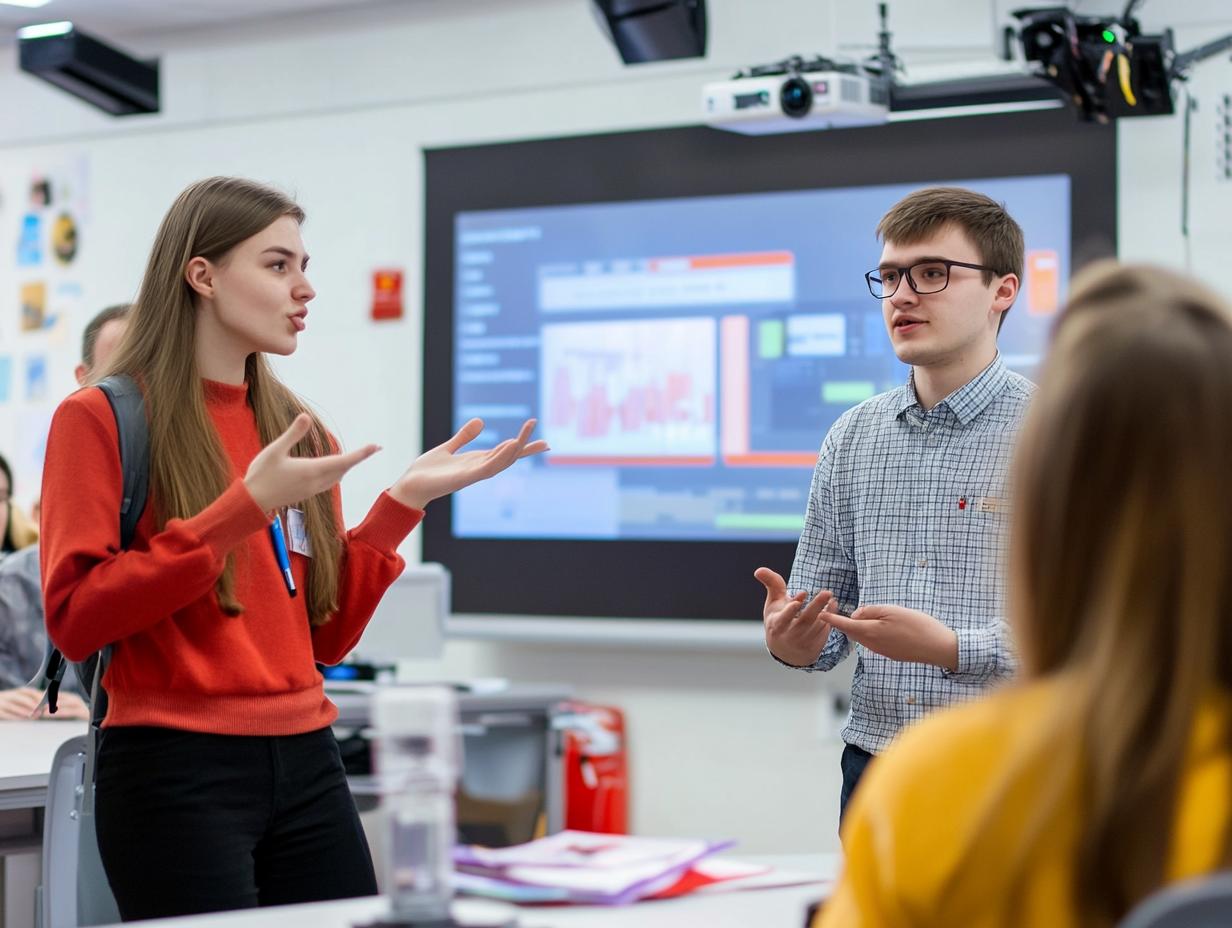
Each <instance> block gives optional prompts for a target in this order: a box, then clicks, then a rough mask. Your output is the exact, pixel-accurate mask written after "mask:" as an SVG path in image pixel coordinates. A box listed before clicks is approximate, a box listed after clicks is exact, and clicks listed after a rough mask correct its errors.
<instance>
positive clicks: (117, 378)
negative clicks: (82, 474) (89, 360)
mask: <svg viewBox="0 0 1232 928" xmlns="http://www.w3.org/2000/svg"><path fill="white" fill-rule="evenodd" d="M98 388H99V389H100V390H102V391H103V395H104V396H106V397H107V402H108V403H110V404H111V412H112V414H113V415H114V416H115V420H116V431H117V432H118V433H119V444H120V471H121V473H122V474H123V490H122V496H121V499H120V547H121V548H127V547H128V546H129V545H131V544H132V543H133V535H134V534H135V533H136V531H137V522H138V521H140V519H141V514H142V513H143V512H145V506H146V502H147V499H148V497H149V492H150V425H149V422H148V421H147V420H146V417H145V397H144V396H143V395H142V393H141V389H140V388H139V387H138V386H137V383H136V381H134V380H133V378H131V377H129V376H128V375H127V374H112V375H111V376H110V377H106V378H104V379H103V380H102V381H100V382H99V384H98ZM110 658H111V646H110V645H108V646H107V647H105V648H103V649H102V650H100V651H96V652H95V653H94V654H91V655H90V656H89V657H88V658H87V659H86V660H84V661H82V662H81V663H80V664H76V665H74V670H76V672H77V679H78V680H79V681H81V688H82V692H85V693H89V694H90V723H91V726H90V727H91V732H90V737H89V738H88V739H87V742H86V748H87V750H86V772H87V773H93V767H94V741H95V738H94V730H95V729H96V728H97V727H98V726H99V725H101V724H102V721H103V716H105V715H106V714H107V693H106V691H105V690H104V689H103V688H102V686H101V685H100V680H101V679H102V675H103V671H104V670H106V668H107V662H108V660H109V659H110Z"/></svg>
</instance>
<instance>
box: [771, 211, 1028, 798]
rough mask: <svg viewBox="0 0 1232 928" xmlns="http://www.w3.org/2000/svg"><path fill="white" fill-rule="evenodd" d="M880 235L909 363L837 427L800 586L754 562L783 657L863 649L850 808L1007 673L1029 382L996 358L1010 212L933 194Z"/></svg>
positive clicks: (846, 794) (1009, 285)
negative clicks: (1014, 479) (1016, 491)
mask: <svg viewBox="0 0 1232 928" xmlns="http://www.w3.org/2000/svg"><path fill="white" fill-rule="evenodd" d="M877 236H878V238H879V239H880V240H881V241H882V242H883V243H884V248H883V249H882V253H881V261H880V263H879V265H878V267H877V268H876V269H875V270H873V271H870V272H869V273H868V275H866V276H867V279H868V283H869V289H870V291H871V292H872V294H873V296H874V297H877V298H879V299H881V306H882V315H883V316H884V317H885V324H886V328H887V329H888V331H889V334H890V340H891V342H892V344H893V347H894V353H895V354H896V355H897V356H898V358H899V359H900V360H901V361H903V362H904V363H907V364H910V365H911V374H910V376H909V377H908V379H907V383H906V385H904V386H902V387H899V388H897V389H895V390H891V391H890V392H888V393H883V394H881V395H879V396H875V397H873V398H872V399H869V400H867V401H865V402H863V403H861V404H860V405H858V406H856V407H855V408H854V409H850V410H848V411H847V412H846V413H844V414H843V415H842V416H841V417H840V418H839V419H838V421H837V422H835V423H834V426H833V427H832V428H831V429H830V432H829V434H827V435H826V438H825V441H824V442H823V444H822V447H821V453H820V456H819V458H818V462H817V467H816V470H815V471H814V473H813V483H812V488H811V490H810V493H809V503H808V510H807V512H806V513H805V525H804V531H803V533H802V534H801V536H800V543H799V546H798V547H797V549H796V559H795V563H794V564H793V565H792V571H791V581H790V583H784V581H783V578H782V577H780V576H779V575H778V574H776V573H775V572H774V571H772V570H770V569H768V568H765V567H762V568H760V569H759V570H757V572H756V577H757V579H758V580H760V581H761V582H762V583H763V584H764V585H765V587H766V604H765V611H764V620H765V629H766V645H767V647H768V648H769V650H770V653H771V654H772V655H773V656H774V657H775V658H776V659H777V660H778V661H779V662H780V663H783V664H786V665H788V666H791V667H796V668H799V669H802V670H807V671H817V670H830V669H831V668H833V667H834V666H835V665H837V664H838V663H839V662H840V661H841V660H842V659H843V658H844V657H846V656H847V653H848V651H850V650H851V649H852V648H853V647H854V649H855V652H856V668H855V675H854V678H853V681H852V701H851V717H850V719H849V720H848V722H847V725H846V726H845V727H844V728H843V731H842V738H843V740H844V741H845V742H846V746H845V748H844V751H843V757H842V770H843V791H842V797H841V800H840V820H841V815H842V811H843V810H845V809H846V806H847V801H848V799H850V797H851V793H852V791H853V790H854V789H855V786H856V783H857V782H858V781H859V778H860V775H861V774H862V773H863V771H864V767H865V765H866V764H867V763H868V761H869V760H870V759H871V758H872V757H873V756H874V755H875V754H877V753H878V752H880V751H881V750H882V749H884V748H885V747H886V745H887V744H888V743H889V742H890V740H891V739H892V738H893V737H894V736H895V735H896V734H897V733H898V732H899V730H900V729H901V728H903V727H904V726H905V725H907V724H908V723H909V722H912V721H914V720H916V719H918V718H920V717H921V716H923V715H925V714H926V713H928V712H930V711H932V710H933V709H937V708H940V707H942V706H947V705H950V704H951V703H954V702H958V701H960V700H963V699H966V698H968V697H971V696H974V695H977V694H978V693H980V692H981V691H982V690H983V689H985V688H986V687H988V686H989V685H991V684H993V683H994V682H996V681H997V680H999V679H1000V678H1002V677H1005V676H1007V675H1009V674H1010V673H1011V671H1012V669H1013V663H1012V657H1011V654H1010V651H1009V647H1008V644H1007V640H1006V633H1005V625H1004V621H1003V619H1002V599H1003V591H1004V587H1003V578H1002V571H1001V565H1000V559H999V556H1000V553H1001V551H1002V548H1003V534H1004V529H1005V523H1006V519H1007V514H1008V513H1007V499H1006V485H1005V481H1006V469H1007V465H1008V461H1009V454H1010V449H1011V445H1012V443H1013V440H1014V436H1015V433H1016V432H1017V430H1018V427H1019V424H1020V422H1021V419H1022V416H1023V413H1024V412H1025V411H1026V407H1027V402H1028V400H1029V398H1030V394H1031V390H1032V385H1031V383H1030V381H1028V380H1026V379H1025V378H1024V377H1021V376H1020V375H1018V374H1015V373H1013V372H1011V371H1009V370H1008V369H1007V368H1006V367H1005V365H1004V363H1003V362H1002V361H1001V358H1000V356H999V355H998V353H997V332H998V331H999V329H1000V326H1001V322H1002V321H1003V319H1004V316H1005V313H1006V312H1007V311H1008V310H1009V308H1010V306H1012V305H1013V303H1014V299H1015V297H1017V295H1018V288H1019V281H1020V279H1021V277H1022V268H1023V260H1024V258H1023V252H1024V246H1023V236H1022V230H1021V229H1020V228H1019V226H1018V224H1017V223H1016V222H1015V221H1014V220H1013V219H1012V218H1011V217H1010V216H1009V215H1008V214H1007V213H1006V212H1005V210H1004V208H1002V207H1001V206H1000V205H999V204H997V203H996V202H995V201H993V200H991V199H989V198H988V197H986V196H984V195H982V194H979V193H975V192H973V191H970V190H964V189H961V188H955V187H933V188H928V189H925V190H919V191H916V192H915V193H912V194H911V195H909V196H907V197H906V198H904V199H903V200H901V201H900V202H899V203H897V204H896V205H895V206H894V207H893V208H891V209H890V211H889V212H888V213H886V215H885V216H884V217H883V218H882V220H881V222H880V224H879V225H878V226H877ZM857 607H858V608H857Z"/></svg>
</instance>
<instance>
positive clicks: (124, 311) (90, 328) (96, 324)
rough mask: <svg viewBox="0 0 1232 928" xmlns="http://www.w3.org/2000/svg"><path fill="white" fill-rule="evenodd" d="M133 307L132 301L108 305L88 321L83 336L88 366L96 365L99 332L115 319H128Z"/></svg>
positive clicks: (83, 355) (82, 360)
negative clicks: (95, 354) (95, 348)
mask: <svg viewBox="0 0 1232 928" xmlns="http://www.w3.org/2000/svg"><path fill="white" fill-rule="evenodd" d="M132 308H133V304H132V303H116V304H115V305H114V306H108V307H107V308H106V309H104V310H102V311H101V312H100V313H99V314H98V315H97V316H95V317H94V318H93V319H91V320H90V321H89V322H87V323H86V330H85V333H84V334H83V335H82V336H81V363H82V364H84V365H85V366H86V367H88V368H93V367H94V346H95V344H96V343H97V342H98V333H99V332H101V331H102V330H103V326H105V325H106V324H107V323H108V322H111V321H112V320H113V319H126V318H127V317H128V312H129V310H131V309H132Z"/></svg>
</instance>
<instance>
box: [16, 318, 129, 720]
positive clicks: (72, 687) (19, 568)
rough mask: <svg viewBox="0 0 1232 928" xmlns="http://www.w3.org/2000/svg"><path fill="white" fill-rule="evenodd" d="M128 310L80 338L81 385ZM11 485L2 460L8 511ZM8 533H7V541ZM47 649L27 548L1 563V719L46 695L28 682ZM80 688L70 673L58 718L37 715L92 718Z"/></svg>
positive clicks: (29, 709)
mask: <svg viewBox="0 0 1232 928" xmlns="http://www.w3.org/2000/svg"><path fill="white" fill-rule="evenodd" d="M129 309H130V307H129V305H128V304H125V303H122V304H118V305H116V306H108V307H107V308H106V309H103V310H101V311H100V312H98V313H97V314H95V316H94V318H92V319H91V320H90V321H89V322H88V323H86V327H85V332H84V333H83V334H82V338H81V363H79V364H78V365H77V368H76V370H75V371H74V372H73V373H74V376H75V377H76V378H77V383H79V384H81V385H82V386H85V385H86V384H88V383H90V382H91V381H92V380H94V379H95V377H96V374H97V373H98V371H99V370H101V369H103V368H104V367H105V366H106V364H107V363H108V361H109V360H110V359H111V355H112V352H114V351H115V349H116V346H117V345H119V343H120V339H121V338H122V337H123V335H124V331H125V329H126V327H127V320H128V313H129ZM11 486H12V479H11V477H10V472H9V468H8V464H7V463H4V460H3V458H0V500H3V502H0V506H5V507H6V508H7V503H8V497H9V489H10V488H11ZM16 511H17V510H14V512H16ZM7 524H9V523H8V522H7V521H6V525H7ZM17 524H18V525H20V524H21V523H20V522H19V523H17ZM8 534H9V533H8V532H6V533H5V538H6V541H7V539H8ZM16 535H17V537H19V538H23V539H24V538H27V537H28V538H31V540H33V539H34V538H37V536H38V533H37V531H36V530H34V528H33V526H32V525H31V526H30V527H29V530H27V531H25V532H24V533H23V532H22V531H21V530H18V531H17V533H16ZM19 547H20V546H19ZM46 648H47V631H46V628H45V626H44V624H43V593H42V589H41V584H40V582H39V551H38V545H37V544H29V545H28V546H26V547H24V548H23V549H22V550H21V551H18V552H17V553H16V554H12V555H9V556H8V557H5V558H4V559H3V560H0V720H12V719H28V718H30V717H31V715H32V713H34V711H35V710H36V709H37V708H38V705H39V703H40V702H41V700H42V698H43V694H42V692H40V691H39V690H36V689H34V688H33V687H30V686H27V685H26V684H27V683H29V682H30V681H31V680H33V678H34V676H35V675H36V674H37V673H38V670H39V668H40V667H41V666H42V661H43V656H44V653H45V651H46ZM76 689H77V680H76V677H75V676H74V675H73V674H72V673H68V674H66V675H65V677H64V682H63V683H62V685H61V689H60V698H59V707H58V709H57V711H56V714H55V716H52V715H50V714H49V713H48V712H47V709H46V707H44V708H43V709H42V710H41V711H40V712H39V714H38V717H39V718H56V719H85V718H89V709H88V708H87V707H86V704H85V702H84V701H83V700H82V699H81V697H80V695H78V694H77V692H75V691H76Z"/></svg>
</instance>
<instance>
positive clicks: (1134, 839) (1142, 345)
mask: <svg viewBox="0 0 1232 928" xmlns="http://www.w3.org/2000/svg"><path fill="white" fill-rule="evenodd" d="M1040 380H1041V383H1040V389H1039V391H1038V392H1037V393H1036V395H1035V398H1034V399H1033V401H1032V407H1031V410H1030V412H1029V414H1028V417H1027V421H1026V423H1025V424H1024V427H1023V431H1022V434H1021V436H1020V439H1019V446H1018V449H1017V453H1016V456H1015V463H1014V475H1013V481H1014V487H1015V494H1016V495H1015V502H1014V512H1015V515H1014V522H1013V526H1012V529H1011V539H1010V553H1009V569H1010V577H1009V588H1010V594H1009V595H1010V603H1009V613H1010V617H1011V621H1012V623H1013V626H1014V629H1015V632H1016V635H1017V640H1018V645H1019V651H1020V655H1021V658H1022V663H1023V678H1024V680H1026V681H1031V680H1034V679H1039V678H1044V677H1047V678H1049V679H1051V680H1053V681H1055V682H1056V683H1057V684H1059V685H1060V686H1062V687H1063V691H1064V694H1065V698H1064V700H1063V702H1064V705H1063V706H1058V709H1057V712H1056V713H1055V715H1054V717H1052V718H1051V719H1048V720H1045V721H1046V722H1047V724H1046V725H1043V726H1041V729H1042V732H1043V733H1042V734H1041V735H1040V740H1039V742H1038V743H1036V744H1034V745H1031V746H1024V745H1019V746H1017V748H1018V750H1017V756H1016V757H1015V758H1014V759H1013V760H1012V761H1011V762H1010V763H1009V764H1008V765H1007V767H1008V774H1007V776H1006V779H1005V781H1004V782H1003V783H1002V784H1001V786H1002V788H1001V789H1000V790H999V791H998V790H994V794H996V793H998V792H999V794H1000V798H994V799H993V800H992V801H991V802H990V803H989V808H987V809H985V810H984V811H985V816H984V821H985V823H986V824H988V823H990V822H991V821H992V819H994V818H995V816H996V811H995V809H996V807H997V806H998V805H1000V799H1003V798H1004V797H1005V796H1006V794H1007V793H1008V792H1009V791H1010V790H1014V789H1016V787H1015V786H1014V783H1015V781H1016V780H1023V779H1024V778H1025V777H1028V776H1030V772H1031V771H1033V772H1035V773H1038V770H1035V768H1029V767H1028V764H1029V763H1030V762H1031V758H1032V757H1034V758H1036V759H1038V758H1039V757H1040V756H1046V757H1047V758H1048V767H1049V769H1048V772H1047V775H1046V776H1045V777H1043V778H1037V779H1032V781H1031V782H1032V789H1033V790H1034V798H1033V802H1034V806H1035V810H1036V811H1035V814H1034V817H1033V818H1031V819H1029V822H1030V826H1029V827H1028V828H1027V829H1026V831H1025V833H1023V834H1021V835H1019V836H1018V837H1019V839H1020V840H1019V841H1018V846H1017V847H1015V848H1012V849H1010V848H1002V849H1000V852H1001V854H1002V855H1003V856H1008V858H1009V860H1010V874H1011V876H1010V884H1009V885H1010V891H1009V892H1008V893H1007V898H1006V899H1005V900H1003V902H1005V909H1006V911H1007V913H1008V912H1012V911H1013V910H1014V903H1013V902H1012V901H1008V900H1009V898H1010V897H1014V896H1016V895H1017V894H1021V893H1023V892H1026V893H1029V892H1030V888H1029V882H1030V877H1031V873H1030V868H1031V864H1030V863H1028V860H1029V859H1030V858H1032V857H1033V856H1035V851H1036V849H1037V844H1036V842H1037V839H1038V838H1039V836H1040V835H1041V834H1042V833H1043V832H1045V831H1046V830H1048V829H1050V828H1055V827H1057V821H1056V820H1057V816H1058V815H1061V814H1064V813H1063V812H1062V811H1061V809H1062V804H1063V803H1064V801H1065V800H1064V797H1065V796H1066V795H1067V794H1068V795H1069V796H1071V797H1072V798H1073V799H1076V804H1077V807H1078V808H1081V809H1082V812H1081V813H1080V820H1079V821H1078V822H1077V824H1076V833H1077V848H1076V854H1077V856H1076V859H1075V860H1074V861H1073V892H1074V905H1075V911H1076V912H1077V913H1078V914H1079V915H1080V916H1081V918H1080V921H1081V923H1082V924H1084V925H1112V924H1115V923H1116V922H1118V921H1119V920H1120V919H1121V917H1122V916H1123V915H1124V914H1125V913H1126V912H1128V911H1129V910H1130V909H1131V908H1132V907H1133V906H1134V905H1135V904H1136V903H1137V902H1138V901H1139V900H1140V899H1142V898H1143V897H1144V896H1145V895H1147V894H1148V893H1150V892H1151V891H1153V890H1154V889H1156V888H1158V887H1159V886H1160V885H1162V883H1163V882H1164V879H1165V874H1166V870H1167V865H1168V862H1169V857H1170V854H1171V853H1172V852H1173V842H1172V840H1171V839H1170V836H1171V835H1172V833H1173V830H1174V822H1175V820H1176V811H1177V805H1178V799H1179V793H1180V785H1181V778H1182V774H1183V771H1184V769H1185V764H1186V760H1187V756H1188V746H1189V743H1190V739H1191V737H1192V734H1193V730H1194V720H1195V717H1196V714H1197V712H1198V710H1199V707H1200V704H1201V702H1202V700H1203V699H1204V697H1206V696H1208V695H1210V694H1211V693H1212V692H1218V691H1220V690H1232V572H1230V571H1229V565H1230V564H1232V494H1229V493H1228V492H1227V488H1226V476H1225V473H1224V471H1223V468H1224V467H1225V466H1226V465H1227V462H1228V461H1229V460H1232V416H1230V415H1229V410H1232V308H1229V307H1228V306H1227V305H1226V304H1225V303H1224V302H1223V301H1222V300H1221V299H1220V298H1219V297H1218V296H1216V295H1215V294H1214V293H1213V292H1211V291H1209V290H1207V289H1206V288H1204V287H1202V286H1200V285H1199V284H1197V283H1195V282H1194V281H1192V280H1190V279H1188V278H1186V277H1183V276H1181V275H1179V274H1176V273H1173V272H1170V271H1167V270H1164V269H1162V268H1156V267H1149V266H1141V265H1134V266H1118V265H1115V264H1104V265H1100V266H1096V267H1093V268H1091V269H1089V270H1088V271H1087V272H1085V273H1084V274H1082V275H1079V277H1078V278H1077V279H1076V280H1075V283H1074V286H1073V289H1072V292H1071V297H1070V301H1069V305H1068V306H1067V308H1066V310H1065V312H1064V314H1063V316H1062V317H1061V318H1060V320H1059V322H1058V324H1057V327H1056V330H1055V332H1054V336H1053V342H1052V346H1051V349H1050V353H1049V356H1048V359H1047V361H1046V363H1045V366H1044V368H1043V371H1042V375H1041V378H1040ZM1230 747H1232V745H1230ZM1036 766H1038V765H1036ZM1067 807H1068V806H1067ZM1224 840H1225V848H1224V854H1223V859H1224V860H1227V858H1228V851H1229V847H1228V845H1227V842H1228V838H1227V837H1225V839H1224ZM979 845H980V838H978V837H977V838H976V839H975V845H973V846H972V847H971V848H967V849H966V851H967V853H968V854H970V855H971V856H975V855H977V854H981V853H992V852H994V849H992V848H990V847H980V846H979ZM1036 859H1037V860H1038V858H1036ZM957 878H960V877H957ZM1019 911H1022V910H1021V909H1019ZM1007 918H1008V916H1007Z"/></svg>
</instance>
